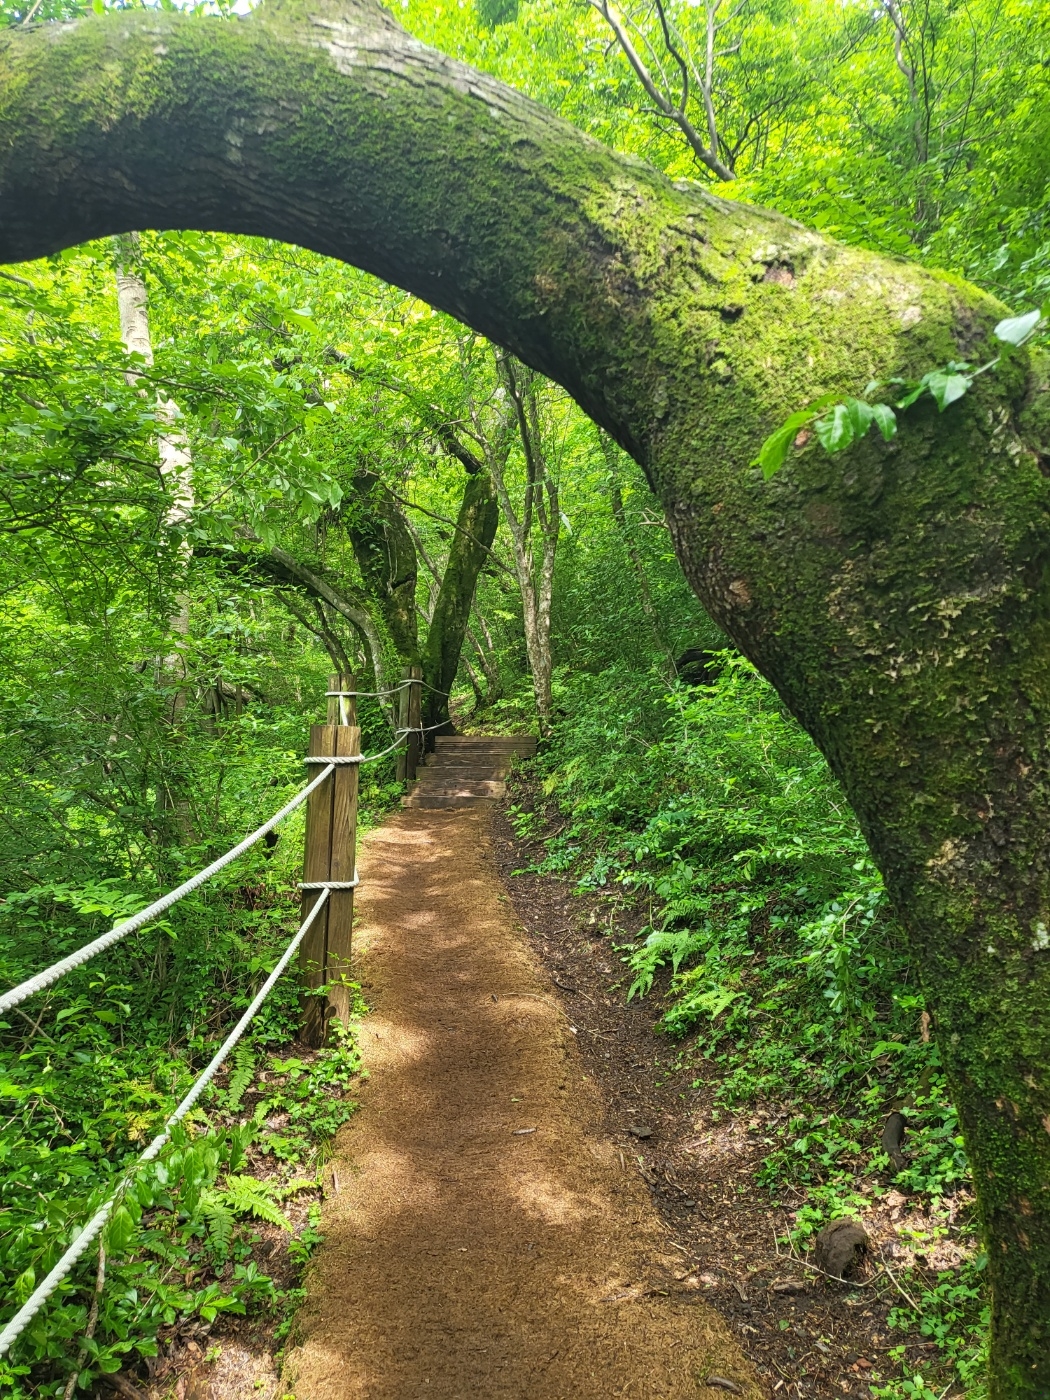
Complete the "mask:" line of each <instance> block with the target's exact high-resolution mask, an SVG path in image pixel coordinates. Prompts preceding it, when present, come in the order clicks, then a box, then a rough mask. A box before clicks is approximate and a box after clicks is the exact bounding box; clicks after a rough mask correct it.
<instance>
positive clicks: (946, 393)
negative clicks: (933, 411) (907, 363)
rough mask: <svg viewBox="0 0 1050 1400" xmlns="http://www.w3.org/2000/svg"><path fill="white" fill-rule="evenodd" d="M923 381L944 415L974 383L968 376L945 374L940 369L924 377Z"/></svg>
mask: <svg viewBox="0 0 1050 1400" xmlns="http://www.w3.org/2000/svg"><path fill="white" fill-rule="evenodd" d="M923 380H924V382H925V384H926V387H927V389H929V391H930V394H931V396H932V397H933V399H934V400H935V401H936V404H937V407H938V408H939V409H940V411H941V412H942V413H943V412H944V410H945V409H946V408H947V407H948V405H949V404H952V403H955V401H956V399H961V398H962V396H963V394H965V393H966V391H967V389H969V387H970V385H971V384H972V383H973V380H972V379H971V378H970V376H969V375H968V374H945V372H944V371H943V370H939V369H935V370H934V371H933V372H932V374H927V375H924V376H923Z"/></svg>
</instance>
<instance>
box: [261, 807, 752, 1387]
mask: <svg viewBox="0 0 1050 1400" xmlns="http://www.w3.org/2000/svg"><path fill="white" fill-rule="evenodd" d="M490 812H491V809H488V810H484V809H478V808H468V809H454V810H447V811H441V810H426V809H423V810H419V809H408V810H405V811H403V812H401V813H399V814H398V815H397V816H395V817H393V818H392V819H391V820H389V821H388V822H387V823H386V824H385V825H383V826H382V827H380V828H378V829H377V830H376V831H373V832H372V833H371V834H370V835H369V836H368V837H367V838H366V841H365V843H364V849H363V851H362V857H361V860H360V870H361V875H362V889H361V896H360V904H359V908H360V912H361V915H362V928H361V930H360V934H359V935H356V937H357V948H358V950H359V956H360V962H359V964H358V968H359V975H360V976H361V978H362V982H363V985H364V989H365V995H366V998H367V1000H368V1002H369V1005H370V1006H371V1008H372V1011H371V1013H370V1015H369V1016H368V1017H367V1018H366V1020H365V1021H364V1023H363V1025H362V1029H361V1041H362V1050H363V1053H364V1058H365V1063H366V1065H367V1066H368V1068H369V1071H370V1076H371V1077H370V1079H369V1080H368V1082H367V1083H366V1085H365V1086H364V1092H363V1094H362V1108H361V1111H360V1113H358V1114H357V1115H356V1116H355V1118H354V1119H353V1121H352V1122H351V1123H350V1124H348V1125H347V1127H346V1128H345V1129H344V1130H343V1133H342V1134H341V1136H340V1139H339V1143H338V1155H337V1156H336V1158H335V1160H334V1162H333V1163H332V1166H331V1168H330V1173H329V1179H330V1182H331V1186H330V1189H329V1195H328V1199H327V1201H326V1204H325V1208H324V1217H323V1223H322V1229H323V1231H324V1234H325V1240H324V1243H323V1244H322V1245H321V1246H320V1249H319V1251H318V1255H317V1258H316V1262H315V1265H314V1267H313V1268H312V1270H311V1274H310V1278H309V1280H308V1297H307V1301H306V1303H305V1305H304V1308H303V1310H302V1312H301V1313H300V1324H299V1325H300V1336H301V1344H300V1346H299V1347H298V1348H297V1349H296V1350H295V1351H293V1352H291V1353H290V1355H289V1357H288V1361H287V1365H286V1371H285V1385H286V1386H288V1387H289V1388H294V1392H295V1395H296V1400H356V1398H357V1397H368V1400H380V1397H382V1400H419V1397H422V1396H432V1397H434V1400H468V1397H469V1400H497V1397H507V1400H526V1397H527V1398H528V1400H599V1397H600V1400H610V1397H616V1396H621V1395H625V1396H629V1397H631V1398H632V1400H647V1397H657V1396H660V1397H663V1396H668V1397H675V1398H676V1400H677V1397H684V1396H690V1397H696V1396H699V1397H704V1396H709V1397H715V1396H718V1395H723V1396H724V1395H726V1394H727V1393H737V1394H742V1395H745V1396H747V1397H750V1398H751V1400H757V1397H759V1396H760V1395H762V1394H763V1393H764V1391H763V1390H762V1388H761V1387H760V1386H759V1385H758V1384H757V1383H756V1381H755V1380H754V1373H753V1371H752V1369H751V1367H750V1365H749V1363H748V1362H747V1361H746V1360H745V1359H744V1357H743V1355H742V1353H741V1352H740V1350H739V1348H738V1346H737V1344H736V1342H735V1341H734V1340H733V1339H732V1338H731V1336H730V1334H729V1332H728V1330H727V1328H726V1326H725V1325H724V1324H723V1322H722V1321H721V1319H720V1318H719V1317H718V1315H717V1314H716V1313H714V1312H712V1311H711V1309H710V1308H709V1307H707V1306H706V1305H705V1304H704V1303H702V1302H701V1301H700V1300H699V1298H698V1297H697V1294H696V1292H695V1291H694V1290H695V1286H696V1285H695V1283H693V1282H692V1281H691V1280H690V1279H688V1278H683V1274H684V1273H685V1272H686V1270H687V1268H688V1262H687V1261H684V1260H683V1256H681V1255H676V1254H675V1252H674V1250H672V1249H671V1248H669V1246H668V1244H667V1240H666V1235H665V1233H664V1230H663V1228H662V1226H661V1225H660V1223H659V1221H658V1219H657V1217H656V1214H655V1212H654V1210H653V1208H652V1206H651V1204H650V1201H649V1197H648V1194H647V1192H646V1191H645V1189H644V1185H643V1183H642V1181H641V1178H640V1177H639V1175H638V1172H637V1171H636V1170H635V1169H634V1167H633V1165H632V1164H631V1162H630V1161H629V1160H628V1161H627V1162H626V1163H624V1161H623V1159H622V1158H621V1155H620V1153H619V1151H618V1150H617V1149H616V1148H615V1147H614V1146H613V1144H612V1143H611V1142H610V1141H609V1140H607V1139H605V1138H603V1137H602V1136H601V1135H600V1133H599V1130H598V1127H597V1123H598V1112H599V1104H598V1100H597V1097H596V1093H595V1090H594V1087H593V1084H592V1081H590V1080H589V1079H586V1078H585V1076H584V1071H583V1068H582V1067H581V1064H580V1061H579V1058H578V1056H577V1054H576V1051H575V1047H574V1046H573V1044H572V1041H573V1036H572V1034H571V1031H570V1029H569V1023H568V1021H567V1019H566V1016H565V1013H564V1011H563V1010H562V1008H561V1006H560V1004H559V1002H558V1000H557V998H556V995H555V994H554V993H553V992H552V990H551V988H550V985H549V982H548V981H547V979H546V977H545V976H544V974H543V973H542V972H541V970H540V969H539V967H538V965H537V963H536V961H535V959H534V957H533V954H532V953H531V951H530V949H529V948H528V946H527V944H526V942H525V938H524V935H523V934H522V932H521V931H520V929H519V928H518V926H517V925H516V924H515V921H514V916H513V911H512V907H511V904H510V901H509V899H508V897H507V895H506V892H505V890H504V888H503V886H502V885H501V883H500V880H499V877H498V875H497V874H496V871H495V866H494V859H493V853H492V844H491V839H490V835H489V821H490ZM712 1375H714V1376H718V1377H720V1378H726V1379H728V1380H729V1381H730V1382H731V1383H732V1382H735V1387H734V1389H730V1386H722V1387H717V1385H716V1387H708V1385H706V1384H705V1381H706V1379H707V1377H709V1376H712ZM736 1387H738V1389H737V1388H736Z"/></svg>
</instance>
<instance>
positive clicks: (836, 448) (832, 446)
mask: <svg viewBox="0 0 1050 1400" xmlns="http://www.w3.org/2000/svg"><path fill="white" fill-rule="evenodd" d="M813 426H814V429H815V430H816V434H817V437H818V438H820V441H821V443H822V445H823V447H824V450H825V451H826V452H845V450H846V448H847V447H849V445H850V444H851V443H852V442H853V436H854V434H853V420H852V419H851V418H850V413H849V409H848V408H847V407H846V405H845V404H844V403H837V404H836V405H835V407H834V408H833V409H832V410H831V412H830V413H829V414H827V415H826V416H825V417H823V418H818V419H817V421H816V423H815V424H814V425H813Z"/></svg>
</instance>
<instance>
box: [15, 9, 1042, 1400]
mask: <svg viewBox="0 0 1050 1400" xmlns="http://www.w3.org/2000/svg"><path fill="white" fill-rule="evenodd" d="M146 226H154V227H171V226H182V227H197V228H209V229H216V230H226V231H231V232H241V231H244V232H250V233H256V234H266V235H270V236H272V237H276V238H284V239H289V240H293V241H295V242H298V243H302V244H305V245H308V246H310V247H313V248H315V249H316V250H318V251H319V252H322V253H327V254H331V255H332V256H335V257H339V258H343V259H345V260H347V261H350V262H354V263H356V264H358V265H359V266H361V267H364V268H366V269H368V270H370V271H372V272H374V273H376V274H378V275H379V276H381V277H384V278H386V279H387V280H389V281H392V282H395V283H398V284H399V285H401V286H404V287H407V288H409V289H410V290H412V291H413V292H415V293H416V294H417V295H419V296H421V297H424V298H425V299H427V300H428V301H430V302H432V303H433V304H435V305H437V306H439V307H442V308H443V309H445V310H447V311H449V312H451V313H452V314H454V315H456V316H458V317H460V318H461V319H462V320H464V321H466V322H468V323H469V324H471V325H472V326H474V327H475V328H476V329H477V330H479V331H481V332H483V333H485V334H487V335H489V336H491V337H492V338H493V339H495V340H497V341H499V342H500V343H501V344H503V345H506V346H507V347H509V348H510V349H512V350H513V352H514V353H515V354H517V355H518V356H520V357H521V358H522V359H523V360H525V361H527V362H528V363H529V364H531V365H533V366H534V367H536V368H537V369H540V370H542V371H544V372H545V373H547V374H549V375H551V376H552V377H553V378H554V379H556V380H558V381H559V382H560V383H562V384H563V385H564V386H565V387H566V388H567V389H568V390H569V391H570V392H571V393H572V394H573V395H574V396H575V397H576V399H577V400H578V401H579V402H580V403H581V404H582V405H583V406H584V408H585V409H587V411H588V412H589V413H591V415H592V416H593V417H594V418H595V419H596V421H597V422H599V423H600V424H601V425H602V426H604V427H605V428H607V429H608V430H609V431H610V432H611V433H612V435H613V436H614V437H615V438H616V439H617V440H618V441H619V442H620V443H621V444H622V445H623V446H624V447H625V448H627V450H628V451H630V452H631V453H632V454H633V455H634V457H635V458H636V459H637V460H638V461H639V462H640V463H641V464H642V466H643V467H644V469H645V470H646V472H647V473H648V475H649V479H650V481H651V482H652V484H653V487H654V489H655V490H656V492H657V494H658V495H659V497H660V498H661V500H662V502H663V505H664V507H665V509H666V511H667V515H668V519H669V521H670V523H671V527H672V530H673V532H674V537H675V542H676V547H677V549H678V553H679V556H680V558H681V560H682V564H683V567H684V568H685V571H686V573H687V575H688V577H689V579H690V581H691V582H692V583H693V585H694V587H695V588H696V590H697V592H698V593H699V595H700V597H701V598H702V599H703V601H704V603H705V605H706V606H707V607H708V609H709V610H710V612H711V613H712V614H713V616H714V617H715V618H716V620H717V621H718V622H719V623H720V624H721V626H722V627H723V628H724V629H725V630H726V632H727V633H728V634H729V635H730V636H731V637H732V638H733V640H734V641H735V642H736V644H737V645H738V646H739V647H740V648H741V649H742V650H743V651H744V652H746V654H747V655H749V656H750V657H752V658H753V659H754V661H755V662H756V663H757V665H758V666H759V667H760V669H761V670H762V671H763V672H764V673H765V674H766V675H767V676H769V677H770V678H771V679H772V681H773V682H774V684H775V685H776V686H777V688H778V689H779V691H780V693H781V695H782V696H783V697H784V699H785V701H786V703H787V704H788V705H789V706H790V707H791V709H792V710H793V712H794V713H795V714H796V715H797V716H798V717H799V719H800V720H801V722H802V723H803V724H804V725H805V726H806V727H807V729H808V730H809V732H810V733H811V734H813V736H814V737H815V739H816V741H817V742H818V743H819V744H820V746H821V747H822V749H823V751H824V752H825V753H826V754H827V756H828V758H829V760H830V762H831V764H832V766H833V768H834V770H835V772H836V773H837V774H838V775H839V777H840V778H841V780H842V782H843V784H844V786H845V789H846V791H847V793H848V795H849V798H850V800H851V802H852V803H853V805H854V807H855V809H856V811H857V813H858V816H859V818H860V820H861V822H862V824H863V827H864V830H865V832H866V834H867V836H868V839H869V841H870V842H871V845H872V848H873V850H874V852H875V855H876V858H877V859H878V861H879V864H880V866H881V868H882V870H883V872H884V874H885V876H886V880H887V884H888V887H889V889H890V891H891V893H892V896H893V898H894V900H895V902H896V904H897V907H898V910H899V912H900V916H901V919H902V922H903V924H904V926H905V928H906V929H907V931H908V935H909V939H910V943H911V948H912V951H913V954H914V958H915V962H916V966H917V967H918V969H919V971H920V975H921V977H922V981H923V985H924V987H925V990H926V994H927V997H928V999H929V1005H930V1009H931V1012H932V1014H933V1017H934V1024H935V1027H936V1033H937V1037H938V1040H939V1043H940V1045H941V1048H942V1051H943V1054H944V1058H945V1063H946V1064H947V1066H948V1069H949V1072H950V1074H951V1077H952V1082H953V1085H954V1091H955V1094H956V1098H957V1102H958V1105H959V1108H960V1111H961V1115H962V1120H963V1123H964V1130H965V1133H966V1141H967V1146H968V1150H969V1153H970V1157H971V1160H972V1162H973V1166H974V1172H975V1180H976V1185H977V1191H978V1199H979V1204H980V1209H981V1212H982V1217H983V1220H984V1223H985V1227H986V1230H987V1235H988V1242H989V1259H990V1264H989V1274H990V1278H991V1284H992V1295H993V1329H994V1336H993V1353H992V1390H993V1394H994V1395H995V1396H996V1397H999V1398H1001V1397H1011V1400H1012V1398H1013V1397H1035V1396H1045V1395H1046V1394H1047V1393H1050V1014H1048V1010H1047V1008H1048V1005H1050V933H1048V929H1050V854H1048V836H1050V831H1048V828H1050V745H1048V735H1050V573H1048V569H1050V483H1048V481H1047V479H1046V475H1045V474H1044V473H1045V470H1046V469H1047V468H1048V462H1047V456H1046V452H1047V442H1048V439H1050V434H1048V432H1047V426H1046V425H1047V422H1048V421H1050V414H1048V413H1047V410H1046V407H1045V405H1046V397H1047V396H1046V389H1045V384H1046V379H1045V376H1043V377H1040V376H1039V375H1034V374H1033V373H1032V372H1031V370H1030V366H1029V364H1028V361H1027V358H1026V356H1025V355H1024V354H1023V353H1014V354H1010V355H1008V356H1007V357H1006V359H1005V360H1004V363H1003V364H1002V366H1001V368H1000V369H999V370H998V371H996V372H995V373H993V374H987V375H985V376H983V378H982V379H981V380H980V381H978V383H977V386H976V387H975V389H974V391H973V392H972V393H970V394H968V395H967V396H966V398H965V399H964V400H962V401H961V402H960V403H958V404H956V405H953V406H952V407H951V408H950V409H949V410H948V411H947V412H946V413H944V414H943V415H941V414H938V413H937V411H936V409H935V408H934V407H933V406H932V405H928V404H920V405H917V406H916V407H915V408H914V409H912V410H911V411H909V413H908V414H907V415H905V417H904V418H903V420H902V428H901V432H900V435H899V437H898V438H897V439H896V440H895V441H894V442H892V443H890V444H884V443H882V442H881V440H879V441H865V442H864V443H863V444H861V445H860V446H858V447H856V448H854V449H853V450H851V452H850V453H849V454H847V455H845V456H843V457H839V458H835V459H829V458H827V457H826V456H824V455H823V453H822V451H821V449H820V448H819V447H818V446H817V445H816V444H815V443H813V442H810V443H809V444H808V445H807V446H805V447H804V448H803V449H802V450H800V451H799V452H797V453H796V454H795V455H794V456H793V459H792V461H791V462H790V464H789V465H788V466H787V467H786V468H785V469H784V470H783V471H782V472H781V474H780V475H779V476H778V477H777V478H775V479H774V480H773V482H771V483H766V482H764V481H763V480H762V478H761V476H760V475H759V473H758V472H756V471H755V470H753V469H751V468H750V467H749V465H748V464H749V462H750V461H751V459H752V457H753V456H754V454H755V451H756V449H757V447H758V445H759V443H760V442H761V441H762V439H763V438H764V437H765V435H766V434H767V433H768V432H769V431H770V430H771V429H772V428H773V427H774V426H776V425H777V424H778V422H780V421H782V419H783V418H784V417H785V416H786V414H787V413H788V412H790V411H791V410H793V409H795V408H797V407H799V406H800V405H802V404H804V403H806V402H807V401H809V400H811V399H813V398H815V397H816V396H818V395H819V394H822V393H824V392H827V391H832V390H833V391H836V392H842V391H852V392H858V391H859V390H862V389H863V386H864V384H865V383H866V382H867V380H868V379H869V378H871V377H885V376H887V375H890V374H916V373H920V374H921V373H922V372H924V371H926V370H928V369H930V368H932V367H934V366H936V365H939V364H942V363H944V362H945V361H946V360H948V359H951V358H956V359H958V358H964V359H969V360H975V361H976V360H981V359H983V358H985V357H990V355H991V354H992V353H994V348H995V347H994V346H993V343H992V341H991V339H990V332H991V328H992V326H993V325H994V324H995V322H996V320H997V319H998V318H999V316H1000V315H1001V314H1002V308H1001V307H1000V306H998V305H997V304H996V303H995V302H994V301H993V300H992V299H991V298H989V297H987V296H985V295H983V294H982V293H980V292H979V291H977V290H975V289H974V288H972V287H970V286H967V285H965V284H964V283H961V282H959V281H957V280H953V279H951V278H948V277H943V276H937V275H934V274H931V273H929V272H925V271H923V270H921V269H919V268H916V267H914V266H911V265H908V264H906V263H904V262H898V261H894V260H890V259H885V258H879V257H876V256H875V255H873V254H870V253H865V252H859V251H855V250H849V249H846V248H842V247H840V246H838V245H836V244H834V243H831V242H829V241H827V240H825V239H822V238H820V237H818V236H817V235H815V234H812V233H808V232H807V231H806V230H804V229H802V228H800V227H799V226H798V225H796V224H793V223H791V222H790V221H789V220H786V219H783V218H780V217H778V216H776V215H774V214H770V213H768V212H765V211H762V210H758V209H753V208H750V207H748V206H745V205H740V204H734V203H730V202H727V201H723V200H720V199H717V198H714V197H712V196H710V195H707V194H705V193H704V192H703V191H701V190H699V189H697V188H696V187H695V186H689V187H683V188H679V187H676V186H673V185H671V184H670V183H668V182H667V181H666V180H664V179H663V178H662V177H660V176H659V175H658V174H656V173H655V172H653V171H652V170H650V169H648V168H647V167H645V166H644V165H642V164H640V163H638V162H635V161H632V160H629V159H626V158H622V157H617V156H614V155H613V154H612V153H610V152H608V151H606V150H605V149H603V148H602V147H601V146H599V145H598V144H597V143H595V142H593V141H591V140H589V139H588V138H586V137H584V136H582V135H581V134H580V133H578V132H576V131H575V130H573V128H571V127H569V126H567V125H566V124H565V123H563V122H561V121H559V120H558V119H557V118H555V117H554V116H552V115H551V114H550V113H549V112H547V111H545V110H544V109H542V108H540V107H538V106H537V105H536V104H534V103H532V102H529V101H527V100H526V99H525V98H523V97H521V96H519V95H518V94H516V93H514V92H512V91H510V90H509V89H507V88H505V87H503V86H502V85H500V84H499V83H497V82H495V81H494V80H492V79H491V78H488V77H485V76H483V75H480V74H477V73H474V72H472V71H471V70H469V69H467V68H465V67H463V66H462V65H460V64H457V63H454V62H452V61H451V60H449V59H447V58H445V57H443V56H442V55H440V54H437V53H435V52H433V51H432V50H429V49H427V48H425V47H424V46H423V45H421V44H418V43H416V42H415V41H414V40H412V39H410V38H409V37H408V36H406V35H405V34H403V32H402V31H401V30H400V29H399V28H398V27H397V26H396V24H395V23H394V22H393V20H392V19H390V18H389V16H386V15H385V14H383V13H382V12H381V11H379V10H378V9H376V8H374V7H373V6H372V5H371V4H369V3H364V0H362V3H359V4H357V5H353V6H350V5H346V6H342V7H337V6H335V5H332V4H330V3H328V0H318V3H316V4H314V5H311V6H310V7H308V11H307V9H303V10H299V9H297V8H296V7H295V6H294V5H293V4H290V3H289V4H286V5H284V6H280V7H277V8H270V9H264V10H263V11H260V12H259V13H257V14H256V15H255V16H254V17H253V18H251V19H250V20H247V21H242V22H235V23H226V22H223V21H219V20H201V19H192V18H188V17H185V16H180V15H175V14H166V13H165V14H158V13H155V12H145V13H141V12H138V13H136V12H130V11H126V12H116V13H110V14H108V15H106V16H105V17H100V18H89V19H87V20H84V21H79V22H77V23H73V24H60V25H58V24H56V25H54V26H41V27H38V28H37V29H36V30H32V31H25V32H12V31H10V30H8V31H5V32H4V33H3V35H2V37H0V257H3V258H5V259H9V260H11V259H17V258H26V257H32V256H38V255H40V254H42V253H45V252H48V251H51V250H55V249H58V248H60V247H63V246H66V245H69V244H72V243H75V242H79V241H81V240H83V239H85V238H88V237H95V236H99V235H102V234H107V233H117V232H121V231H124V230H127V229H130V228H136V227H146Z"/></svg>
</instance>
